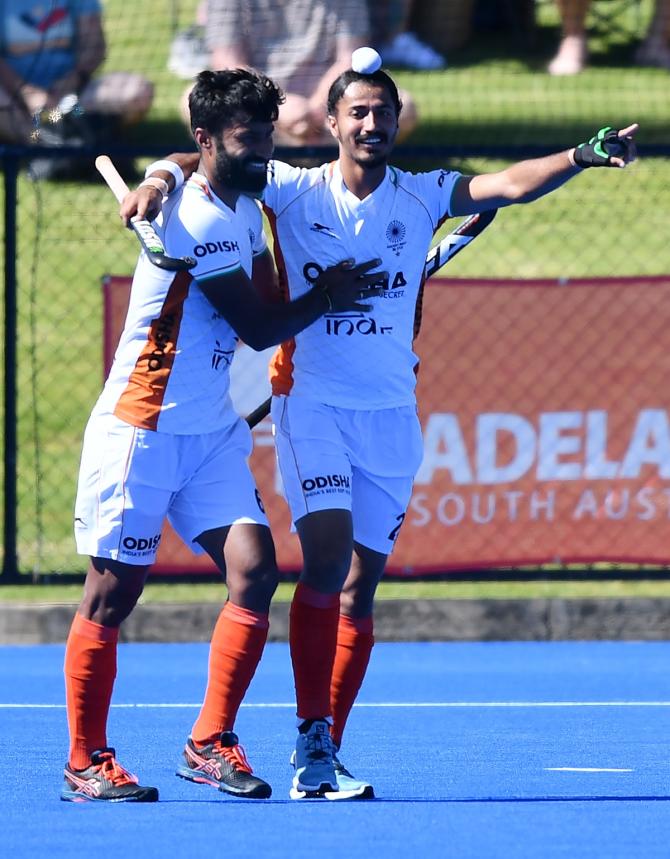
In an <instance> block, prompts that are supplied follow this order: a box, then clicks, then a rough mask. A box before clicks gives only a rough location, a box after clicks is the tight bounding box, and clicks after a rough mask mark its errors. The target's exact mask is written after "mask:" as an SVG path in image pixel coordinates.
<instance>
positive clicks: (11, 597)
mask: <svg viewBox="0 0 670 859" xmlns="http://www.w3.org/2000/svg"><path fill="white" fill-rule="evenodd" d="M294 587H295V585H293V584H290V583H282V584H280V585H279V588H278V589H277V593H276V595H275V602H289V601H290V600H291V598H292V596H293V590H294ZM634 597H648V598H655V599H668V598H670V581H648V580H643V581H579V582H570V581H568V582H565V581H541V582H505V581H501V582H497V581H487V582H444V581H440V582H412V581H401V582H395V581H391V582H388V581H385V582H382V583H381V584H380V586H379V590H378V592H377V599H378V600H398V599H409V600H415V599H454V600H459V599H492V600H495V599H596V598H599V599H600V598H602V599H626V598H629V599H630V598H634ZM225 598H226V589H225V586H224V585H223V584H222V583H216V584H215V583H194V584H157V583H152V582H151V581H150V582H149V584H148V585H147V587H146V589H145V591H144V594H143V595H142V598H141V600H140V602H141V603H145V604H146V603H216V602H222V601H223V600H225ZM80 599H81V586H79V585H72V584H65V585H58V584H56V585H53V584H50V585H44V584H37V585H8V586H4V587H0V605H2V604H3V603H4V604H34V605H45V604H49V605H54V604H77V603H78V602H79V600H80Z"/></svg>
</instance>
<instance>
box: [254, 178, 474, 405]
mask: <svg viewBox="0 0 670 859" xmlns="http://www.w3.org/2000/svg"><path fill="white" fill-rule="evenodd" d="M460 175H461V174H460V173H455V172H453V171H445V170H435V171H433V172H430V173H419V174H416V175H415V174H412V173H406V172H404V171H402V170H397V169H395V168H393V167H388V168H387V170H386V176H385V178H384V180H383V182H382V183H381V184H380V185H379V187H378V188H376V189H375V190H374V191H373V193H372V194H370V195H369V196H368V197H366V198H365V199H364V200H359V199H358V197H356V196H355V195H354V194H352V193H351V192H350V191H348V190H347V188H346V186H345V184H344V182H343V180H342V175H341V173H340V170H339V166H338V164H337V162H333V163H331V164H325V165H322V166H321V167H317V168H312V169H301V168H296V167H291V166H289V165H288V164H284V163H282V162H271V165H270V171H269V177H268V185H267V187H266V189H265V191H264V194H263V204H264V208H265V211H266V214H267V215H268V219H269V222H270V226H271V228H272V232H273V235H274V242H275V245H274V249H275V258H276V260H277V266H278V268H279V273H280V282H281V283H282V285H283V287H284V289H285V290H286V291H287V293H288V298H290V299H291V300H293V299H295V298H298V297H299V296H300V295H302V294H303V293H305V292H307V290H309V289H310V288H311V286H312V283H311V282H310V278H313V277H314V275H315V274H317V273H318V268H322V269H323V268H326V267H327V266H330V265H333V264H335V263H338V262H341V261H342V260H344V259H349V258H350V259H354V260H355V261H356V262H357V263H361V262H364V261H365V260H369V259H375V258H379V259H380V260H381V263H380V265H379V268H378V270H379V271H386V272H388V282H387V283H386V284H385V288H384V292H383V294H382V295H381V296H379V297H375V298H372V299H371V300H370V301H371V304H372V309H371V310H370V311H369V312H354V313H337V314H333V313H329V314H326V315H325V316H323V317H322V318H321V319H319V320H317V321H316V322H315V323H313V324H312V325H310V326H309V327H308V328H306V329H305V330H304V331H302V332H300V333H299V334H297V335H296V336H295V337H294V338H293V339H292V340H291V341H290V342H287V343H283V344H282V345H281V346H280V347H279V349H278V351H277V353H276V354H275V357H274V358H273V361H272V363H271V370H270V375H271V380H272V388H273V393H275V394H293V395H296V396H304V397H306V398H309V399H311V400H317V401H319V402H322V403H326V404H327V405H331V406H337V407H339V408H349V409H360V408H364V409H385V408H396V407H398V406H405V405H410V404H412V403H414V402H415V395H414V389H415V385H416V366H417V363H418V358H417V356H416V354H415V353H414V351H413V348H412V346H413V341H414V337H415V335H416V332H417V330H418V322H419V319H418V313H417V303H418V299H419V295H420V290H421V287H422V284H423V268H424V263H425V259H426V254H427V253H428V250H429V248H430V244H431V242H432V239H433V236H434V234H435V232H436V230H437V229H438V228H439V226H440V225H441V224H442V222H443V221H444V220H445V219H446V218H447V217H449V215H450V210H449V206H450V201H451V194H452V191H453V187H454V184H455V182H456V180H457V179H458V178H459V177H460Z"/></svg>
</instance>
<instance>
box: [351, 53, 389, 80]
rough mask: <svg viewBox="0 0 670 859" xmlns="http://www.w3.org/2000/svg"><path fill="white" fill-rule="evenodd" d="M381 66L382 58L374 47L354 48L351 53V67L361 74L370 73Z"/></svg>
mask: <svg viewBox="0 0 670 859" xmlns="http://www.w3.org/2000/svg"><path fill="white" fill-rule="evenodd" d="M381 67H382V58H381V57H380V56H379V54H378V53H377V51H375V49H374V48H356V50H355V51H354V52H353V54H352V55H351V68H352V69H353V70H354V71H355V72H358V73H359V74H361V75H371V74H373V73H374V72H376V71H377V69H380V68H381Z"/></svg>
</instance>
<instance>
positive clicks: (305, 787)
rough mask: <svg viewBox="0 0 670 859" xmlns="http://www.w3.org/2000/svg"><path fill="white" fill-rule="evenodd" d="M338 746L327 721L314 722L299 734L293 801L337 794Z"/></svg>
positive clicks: (294, 763) (291, 792)
mask: <svg viewBox="0 0 670 859" xmlns="http://www.w3.org/2000/svg"><path fill="white" fill-rule="evenodd" d="M334 757H335V746H334V744H333V740H332V737H331V736H330V726H329V724H328V722H327V721H326V720H325V719H314V720H313V721H312V722H311V724H310V725H309V727H308V728H307V730H306V731H305V732H304V733H302V732H301V733H299V734H298V739H297V740H296V743H295V751H294V752H293V754H292V755H291V764H292V765H293V767H294V768H295V775H294V776H293V787H292V788H291V790H290V792H289V796H290V797H291V799H320V798H322V797H324V796H325V795H326V793H327V792H328V793H335V792H337V791H338V785H337V776H336V774H335V763H334Z"/></svg>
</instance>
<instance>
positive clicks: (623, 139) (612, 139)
mask: <svg viewBox="0 0 670 859" xmlns="http://www.w3.org/2000/svg"><path fill="white" fill-rule="evenodd" d="M639 127H640V126H639V125H638V124H637V123H636V122H635V123H633V125H629V126H628V127H627V128H622V129H621V130H620V131H616V130H615V129H614V128H612V127H611V126H609V125H607V126H605V127H604V128H601V129H600V131H599V132H598V133H597V134H595V135H594V136H593V137H592V138H591V139H590V140H589V141H587V142H586V143H580V144H579V146H576V147H575V148H574V150H573V151H572V157H573V159H574V162H575V164H576V165H577V167H625V166H626V164H630V163H631V161H635V156H636V154H637V153H636V149H635V140H634V135H635V132H636V131H637V130H638V128H639Z"/></svg>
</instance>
